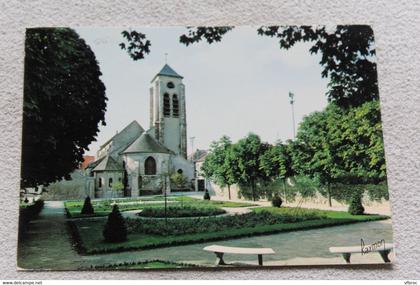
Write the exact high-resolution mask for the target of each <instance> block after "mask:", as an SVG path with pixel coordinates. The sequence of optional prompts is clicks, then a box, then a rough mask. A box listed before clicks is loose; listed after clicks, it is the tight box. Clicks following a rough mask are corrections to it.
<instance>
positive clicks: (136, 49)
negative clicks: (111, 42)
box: [120, 30, 152, 61]
mask: <svg viewBox="0 0 420 285" xmlns="http://www.w3.org/2000/svg"><path fill="white" fill-rule="evenodd" d="M121 34H122V36H123V38H124V39H125V40H126V43H120V48H121V49H122V50H126V51H127V54H128V55H129V56H130V57H131V58H132V59H133V60H134V61H137V60H140V59H143V58H144V55H145V54H149V53H150V46H151V45H152V44H151V42H150V40H147V39H146V35H145V34H143V33H140V32H137V31H125V30H124V31H122V32H121Z"/></svg>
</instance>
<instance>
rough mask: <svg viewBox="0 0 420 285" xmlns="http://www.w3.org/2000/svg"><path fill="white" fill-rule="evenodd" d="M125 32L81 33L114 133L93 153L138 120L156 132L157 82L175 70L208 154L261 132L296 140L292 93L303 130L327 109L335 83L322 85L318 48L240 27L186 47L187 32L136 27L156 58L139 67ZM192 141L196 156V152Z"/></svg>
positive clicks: (104, 130) (195, 133) (191, 126)
mask: <svg viewBox="0 0 420 285" xmlns="http://www.w3.org/2000/svg"><path fill="white" fill-rule="evenodd" d="M124 29H125V28H76V29H75V30H76V31H77V32H78V33H79V35H80V36H81V37H82V38H83V39H84V40H85V41H86V43H87V44H88V45H89V46H90V47H91V49H92V50H93V52H94V53H95V56H96V59H97V61H98V63H99V67H100V70H101V72H102V74H103V75H102V77H101V80H102V81H103V82H104V84H105V87H106V96H107V97H108V105H107V111H106V115H105V121H106V124H107V125H106V126H101V127H100V131H99V134H98V136H97V141H95V142H92V144H91V145H90V146H89V151H88V152H87V154H89V155H95V154H96V151H97V150H98V148H99V146H100V145H101V144H103V143H104V142H105V141H107V140H108V139H109V138H111V137H112V136H113V135H114V134H115V133H116V132H117V131H120V130H122V129H123V128H124V127H125V126H126V125H128V124H129V123H130V122H132V121H133V120H137V121H138V122H139V123H140V125H141V126H142V127H143V128H144V129H148V128H149V88H150V81H151V80H152V78H153V77H154V76H155V75H156V74H157V73H158V72H159V71H160V69H161V68H162V67H163V65H164V64H165V53H167V54H168V55H167V63H168V64H169V65H170V66H171V67H172V68H173V69H174V70H175V71H176V72H177V73H178V74H180V75H182V76H183V77H184V79H183V83H184V84H185V98H186V110H187V136H188V138H191V137H195V139H194V140H193V144H194V145H193V147H194V149H207V148H208V147H209V145H210V143H211V142H212V141H214V140H218V139H219V138H220V137H221V136H223V135H227V136H229V137H230V138H231V139H232V141H233V142H236V141H237V140H239V139H241V138H243V137H245V136H246V135H247V134H248V133H250V132H253V133H255V134H257V135H259V136H260V137H261V139H262V140H263V141H265V142H269V143H274V142H275V141H277V140H282V141H285V140H287V139H291V138H293V123H292V110H291V105H290V102H289V96H288V93H289V91H291V92H292V93H294V94H295V104H294V110H295V121H296V128H297V126H298V124H299V122H301V120H302V119H303V117H304V116H305V115H308V114H310V113H311V112H314V111H319V110H322V109H323V108H324V107H325V106H326V104H327V99H326V96H325V92H326V87H327V79H325V78H321V66H320V65H319V61H320V55H311V54H310V53H309V51H308V50H309V47H310V43H298V44H296V45H295V46H294V47H292V48H291V49H289V50H284V49H280V47H279V43H278V40H277V39H275V38H270V37H266V36H264V37H263V36H259V35H258V34H257V32H256V30H257V27H236V28H235V29H233V30H232V31H230V32H228V33H227V34H225V36H224V37H223V39H222V41H221V42H218V43H213V44H208V43H207V42H200V43H198V44H193V45H190V46H188V47H186V46H185V45H183V44H181V43H179V36H180V35H181V34H183V33H185V32H186V31H187V30H186V28H184V27H168V28H162V27H154V28H151V27H139V28H132V29H135V30H137V31H140V32H142V33H144V34H146V37H147V38H148V39H149V40H150V41H151V52H150V53H149V54H146V56H145V59H142V60H139V61H133V60H132V59H131V58H130V57H129V56H128V54H127V53H126V52H125V51H123V50H121V49H120V47H119V46H118V44H119V43H120V42H122V41H123V38H122V35H121V31H122V30H124ZM191 151H192V146H191V140H190V139H188V153H191Z"/></svg>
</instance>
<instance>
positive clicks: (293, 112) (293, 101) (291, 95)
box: [289, 91, 296, 138]
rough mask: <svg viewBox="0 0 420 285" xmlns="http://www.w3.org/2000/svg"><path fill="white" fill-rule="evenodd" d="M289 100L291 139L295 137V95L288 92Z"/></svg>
mask: <svg viewBox="0 0 420 285" xmlns="http://www.w3.org/2000/svg"><path fill="white" fill-rule="evenodd" d="M289 98H290V105H291V106H292V122H293V138H295V137H296V130H295V108H294V103H295V94H293V93H292V92H290V91H289Z"/></svg>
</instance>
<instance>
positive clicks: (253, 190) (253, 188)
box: [251, 181, 255, 202]
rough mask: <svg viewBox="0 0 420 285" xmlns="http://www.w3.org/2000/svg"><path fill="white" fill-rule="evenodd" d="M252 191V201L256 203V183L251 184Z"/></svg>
mask: <svg viewBox="0 0 420 285" xmlns="http://www.w3.org/2000/svg"><path fill="white" fill-rule="evenodd" d="M251 190H252V201H254V202H255V183H254V181H252V183H251Z"/></svg>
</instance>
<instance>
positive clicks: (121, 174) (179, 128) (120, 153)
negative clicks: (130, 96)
mask: <svg viewBox="0 0 420 285" xmlns="http://www.w3.org/2000/svg"><path fill="white" fill-rule="evenodd" d="M182 79H183V77H182V76H181V75H179V74H178V73H177V72H176V71H175V70H173V69H172V68H171V67H170V66H169V65H168V64H165V65H164V66H163V68H162V69H161V70H160V72H159V73H158V74H156V75H155V76H154V77H153V79H152V81H151V86H150V109H149V111H150V116H149V118H150V123H149V128H148V129H144V128H143V127H142V126H141V125H140V124H139V123H138V122H137V121H135V120H134V121H132V122H131V123H130V124H128V125H127V126H126V127H125V128H124V129H123V130H121V131H119V132H118V133H117V134H115V135H114V136H113V137H112V138H110V139H109V140H108V141H106V142H105V143H104V144H103V145H102V146H101V147H100V148H99V150H98V152H97V158H96V160H95V161H93V162H91V163H90V164H89V165H88V166H87V168H86V171H87V173H86V174H87V175H88V176H90V177H93V179H92V181H91V182H92V184H93V185H91V186H93V187H92V188H94V197H95V198H102V197H138V196H142V195H151V194H162V193H164V191H166V193H170V192H172V191H193V190H194V189H195V188H196V187H195V186H194V185H195V179H194V176H195V173H194V163H193V162H192V161H190V160H188V159H187V122H186V108H185V106H186V105H185V86H184V84H183V82H182ZM174 175H176V176H178V177H180V176H182V179H181V185H180V183H179V182H178V183H174V182H173V181H172V179H171V177H173V176H174ZM122 186H123V187H122Z"/></svg>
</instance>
